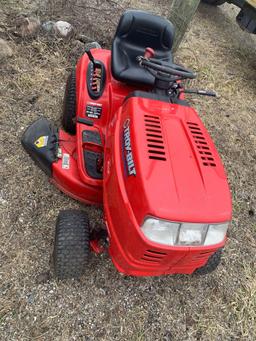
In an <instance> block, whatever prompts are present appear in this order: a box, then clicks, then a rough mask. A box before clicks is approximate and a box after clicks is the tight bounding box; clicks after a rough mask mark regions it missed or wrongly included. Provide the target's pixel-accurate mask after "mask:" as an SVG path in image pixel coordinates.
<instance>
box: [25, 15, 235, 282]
mask: <svg viewBox="0 0 256 341" xmlns="http://www.w3.org/2000/svg"><path fill="white" fill-rule="evenodd" d="M173 37H174V27H173V25H172V24H171V23H170V22H169V21H168V20H166V19H164V18H161V17H159V16H155V15H152V14H149V13H147V12H143V11H134V10H129V11H126V12H125V13H124V14H123V15H122V17H121V19H120V22H119V24H118V27H117V31H116V34H115V37H114V40H113V44H112V49H111V51H109V50H104V49H101V48H94V49H87V50H86V53H85V54H84V55H83V56H82V57H81V59H80V60H79V62H78V64H77V66H76V69H75V70H74V71H72V73H71V74H70V76H69V78H68V81H67V87H66V93H65V98H64V112H63V117H62V125H63V130H62V129H57V128H55V127H54V126H53V125H52V124H51V123H49V122H48V121H47V120H46V119H44V118H41V119H39V120H37V121H36V122H34V123H33V124H32V125H31V126H30V127H28V128H27V130H26V132H25V133H24V135H23V137H22V144H23V146H24V148H25V150H26V151H27V152H28V153H29V154H30V156H31V157H32V159H34V161H36V163H37V164H38V165H39V166H40V167H41V168H42V169H43V170H44V171H45V172H46V173H47V174H48V175H49V177H50V181H51V182H52V183H53V184H55V185H56V186H57V187H58V188H59V189H60V190H61V191H63V192H64V193H66V194H68V195H69V196H71V197H72V198H74V199H77V200H80V201H81V202H83V203H85V204H88V203H89V204H96V205H99V204H102V203H103V207H104V217H105V222H106V228H105V229H104V230H102V231H100V232H98V233H95V232H93V231H90V229H89V221H88V217H87V215H86V214H85V212H83V211H75V210H66V211H61V212H60V214H59V216H58V219H57V223H56V233H55V245H54V252H53V263H54V272H55V275H56V276H57V278H59V279H65V278H75V277H79V276H81V275H82V274H83V273H84V271H85V270H86V264H87V261H88V257H89V251H90V250H93V251H95V252H96V253H100V252H102V251H104V250H105V249H108V252H109V254H110V257H111V259H112V261H113V263H114V265H115V267H116V268H117V270H118V271H119V272H121V273H123V274H126V275H133V276H157V275H163V274H178V273H179V274H192V273H198V274H206V273H209V272H211V271H213V270H214V269H215V268H216V267H217V266H218V264H219V262H220V258H221V252H222V249H223V247H224V244H225V241H226V233H227V229H228V227H229V225H230V222H231V211H232V208H231V196H230V191H229V187H228V183H227V178H226V175H225V171H224V168H223V166H222V162H221V160H220V157H219V155H218V153H217V151H216V149H215V146H214V143H213V141H212V140H211V138H210V136H209V134H208V132H207V130H206V128H205V127H204V125H203V123H202V121H201V120H200V118H199V116H198V114H197V113H196V111H195V110H194V109H193V108H191V107H190V106H189V104H188V103H187V102H186V100H185V97H184V93H186V92H190V93H197V94H202V95H210V96H214V93H213V92H207V91H202V90H201V91H200V90H192V89H190V90H186V89H184V85H183V83H182V81H183V80H186V79H192V78H195V77H196V75H195V73H194V72H192V71H190V70H187V69H185V68H184V67H182V66H180V65H177V64H174V62H173V59H172V52H171V50H172V43H173Z"/></svg>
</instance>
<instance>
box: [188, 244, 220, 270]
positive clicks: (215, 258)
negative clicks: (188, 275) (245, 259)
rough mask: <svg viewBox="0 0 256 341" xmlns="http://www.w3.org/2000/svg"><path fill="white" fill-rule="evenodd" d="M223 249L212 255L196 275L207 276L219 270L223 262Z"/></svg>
mask: <svg viewBox="0 0 256 341" xmlns="http://www.w3.org/2000/svg"><path fill="white" fill-rule="evenodd" d="M221 255H222V249H219V250H218V251H216V252H215V253H214V254H213V255H211V256H210V257H209V259H208V261H207V263H206V264H205V265H204V266H202V267H201V268H198V269H196V270H195V271H194V274H195V275H207V274H209V273H211V272H213V271H214V270H216V269H217V267H218V265H219V264H220V261H221Z"/></svg>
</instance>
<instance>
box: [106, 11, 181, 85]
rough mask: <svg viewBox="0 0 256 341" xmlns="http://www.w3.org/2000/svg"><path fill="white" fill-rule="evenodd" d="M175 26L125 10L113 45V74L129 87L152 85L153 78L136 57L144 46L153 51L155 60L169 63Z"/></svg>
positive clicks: (148, 14)
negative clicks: (132, 85) (133, 85)
mask: <svg viewBox="0 0 256 341" xmlns="http://www.w3.org/2000/svg"><path fill="white" fill-rule="evenodd" d="M174 31H175V30H174V26H173V25H172V23H171V22H170V21H168V20H166V19H164V18H162V17H159V16H156V15H153V14H150V13H147V12H144V11H135V10H128V11H126V12H124V14H123V15H122V17H121V19H120V21H119V24H118V27H117V30H116V34H115V37H114V40H113V45H112V60H111V67H112V75H113V77H114V78H115V79H116V80H118V81H121V82H125V83H128V84H134V83H136V84H141V85H153V84H154V77H153V76H152V75H151V74H150V73H149V72H148V71H147V70H145V69H143V68H142V67H140V66H139V64H138V62H137V60H136V57H137V56H141V55H144V51H145V48H146V47H151V48H153V49H154V50H155V57H154V58H156V59H160V60H163V61H165V62H172V53H171V49H172V44H173V38H174Z"/></svg>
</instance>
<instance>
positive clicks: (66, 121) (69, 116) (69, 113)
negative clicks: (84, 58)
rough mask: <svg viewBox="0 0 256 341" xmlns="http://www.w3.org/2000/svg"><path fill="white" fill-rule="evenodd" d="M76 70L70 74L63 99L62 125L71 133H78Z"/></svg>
mask: <svg viewBox="0 0 256 341" xmlns="http://www.w3.org/2000/svg"><path fill="white" fill-rule="evenodd" d="M75 119H76V70H72V72H71V73H70V75H69V76H68V79H67V83H66V90H65V95H64V100H63V114H62V126H63V128H64V130H65V131H66V132H67V133H69V134H71V135H75V134H76V121H75Z"/></svg>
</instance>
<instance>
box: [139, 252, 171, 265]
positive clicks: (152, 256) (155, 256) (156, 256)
mask: <svg viewBox="0 0 256 341" xmlns="http://www.w3.org/2000/svg"><path fill="white" fill-rule="evenodd" d="M166 255H167V253H164V252H159V251H154V250H146V251H145V252H144V255H143V256H142V257H141V259H142V260H143V261H147V262H151V263H160V262H161V261H162V260H163V259H164V257H165V256H166Z"/></svg>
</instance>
